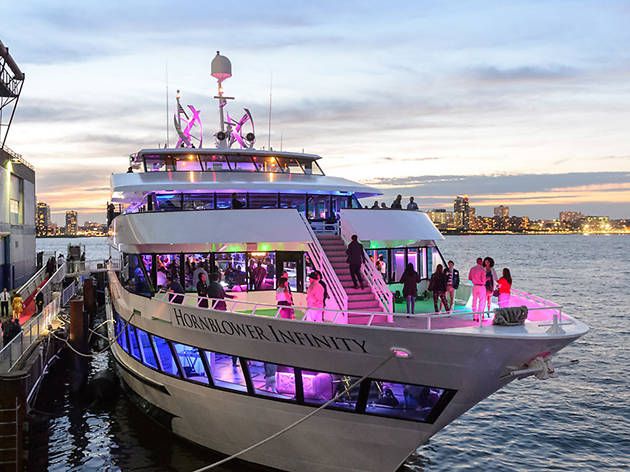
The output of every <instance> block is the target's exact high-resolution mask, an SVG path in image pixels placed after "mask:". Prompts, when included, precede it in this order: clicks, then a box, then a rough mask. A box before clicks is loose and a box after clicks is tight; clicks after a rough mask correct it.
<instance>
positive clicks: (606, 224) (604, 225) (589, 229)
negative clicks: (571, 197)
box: [581, 216, 611, 233]
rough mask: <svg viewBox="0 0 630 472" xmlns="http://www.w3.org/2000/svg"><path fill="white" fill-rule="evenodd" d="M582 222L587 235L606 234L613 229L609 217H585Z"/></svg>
mask: <svg viewBox="0 0 630 472" xmlns="http://www.w3.org/2000/svg"><path fill="white" fill-rule="evenodd" d="M581 222H582V227H581V229H582V231H583V232H585V233H605V232H607V231H609V230H610V228H611V226H610V218H609V217H608V216H585V217H584V218H582V220H581Z"/></svg>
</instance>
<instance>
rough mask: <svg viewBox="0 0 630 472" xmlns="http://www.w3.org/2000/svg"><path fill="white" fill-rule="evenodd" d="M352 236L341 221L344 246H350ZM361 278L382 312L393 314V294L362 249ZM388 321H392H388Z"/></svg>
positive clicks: (347, 227) (349, 228)
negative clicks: (368, 286) (366, 283)
mask: <svg viewBox="0 0 630 472" xmlns="http://www.w3.org/2000/svg"><path fill="white" fill-rule="evenodd" d="M353 234H355V233H354V232H353V231H352V227H351V226H350V225H348V224H347V223H344V222H343V221H342V222H341V239H343V242H344V244H345V245H346V246H347V245H348V244H350V241H351V240H352V235H353ZM361 277H363V279H364V280H366V281H367V282H368V284H369V285H370V288H371V289H372V293H373V294H374V295H375V296H376V299H377V300H378V303H379V304H380V305H381V308H382V309H383V311H384V312H386V313H393V311H394V294H393V293H392V291H391V290H390V289H389V287H388V286H387V284H386V283H385V281H384V280H383V275H382V274H381V272H380V271H379V270H378V269H377V268H376V264H375V263H374V262H373V261H372V259H370V256H368V254H367V252H365V248H363V264H361ZM388 321H393V319H388Z"/></svg>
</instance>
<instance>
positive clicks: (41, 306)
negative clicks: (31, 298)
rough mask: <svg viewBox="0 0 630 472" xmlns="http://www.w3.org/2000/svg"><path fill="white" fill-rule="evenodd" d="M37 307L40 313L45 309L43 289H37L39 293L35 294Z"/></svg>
mask: <svg viewBox="0 0 630 472" xmlns="http://www.w3.org/2000/svg"><path fill="white" fill-rule="evenodd" d="M35 308H36V311H37V314H38V315H39V314H40V313H41V312H42V310H43V309H44V292H42V291H41V290H37V295H35Z"/></svg>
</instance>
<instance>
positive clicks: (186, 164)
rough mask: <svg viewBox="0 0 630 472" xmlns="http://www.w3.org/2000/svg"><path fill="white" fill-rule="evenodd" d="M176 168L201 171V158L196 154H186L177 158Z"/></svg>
mask: <svg viewBox="0 0 630 472" xmlns="http://www.w3.org/2000/svg"><path fill="white" fill-rule="evenodd" d="M175 168H176V169H177V170H183V171H200V170H202V169H201V163H200V162H199V156H197V155H196V154H186V155H185V156H177V157H176V158H175Z"/></svg>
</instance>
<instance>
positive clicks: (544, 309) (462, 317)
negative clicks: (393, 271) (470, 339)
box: [156, 290, 576, 335]
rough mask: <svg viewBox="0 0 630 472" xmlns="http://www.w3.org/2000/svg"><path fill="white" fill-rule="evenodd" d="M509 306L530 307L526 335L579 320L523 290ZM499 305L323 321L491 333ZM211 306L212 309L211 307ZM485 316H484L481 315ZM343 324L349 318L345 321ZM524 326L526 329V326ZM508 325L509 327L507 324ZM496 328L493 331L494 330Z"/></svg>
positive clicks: (268, 308) (327, 313) (259, 311)
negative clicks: (480, 309)
mask: <svg viewBox="0 0 630 472" xmlns="http://www.w3.org/2000/svg"><path fill="white" fill-rule="evenodd" d="M168 295H169V294H166V293H164V292H161V293H158V294H156V297H157V298H158V299H162V300H164V301H168V298H169V297H168ZM224 301H225V304H226V308H227V310H226V311H228V312H233V313H239V314H244V315H250V316H264V317H269V318H281V317H282V316H281V311H282V308H285V307H281V306H277V305H270V304H265V303H255V302H248V301H244V300H238V299H231V300H230V299H226V300H224ZM215 302H216V300H213V299H208V305H209V306H213V303H215ZM198 304H199V299H198V297H197V296H196V295H195V294H186V295H185V297H184V301H183V303H182V305H184V306H198ZM509 306H510V307H523V306H525V307H527V309H528V314H527V319H526V320H525V324H524V325H521V326H519V327H518V329H516V330H512V331H513V332H517V333H520V334H523V333H524V332H525V333H527V334H537V335H539V334H543V333H545V332H546V331H547V330H548V329H549V327H551V326H552V325H553V326H557V327H559V326H561V325H572V324H575V323H576V321H575V320H574V319H573V318H571V317H570V316H568V315H567V314H565V313H563V312H562V307H561V306H559V305H557V304H555V303H553V302H550V301H548V300H545V299H543V298H541V297H538V296H536V295H532V294H529V293H527V292H523V291H520V290H513V292H512V297H511V300H510V303H509ZM293 308H294V315H295V321H305V320H304V315H305V313H306V311H307V310H308V308H307V307H300V306H295V307H293ZM401 308H405V305H404V304H402V305H401V304H397V306H396V307H395V309H396V310H399V309H401ZM496 308H499V307H498V305H497V304H496V299H493V303H492V307H491V310H490V312H488V311H486V312H485V313H483V314H481V313H473V312H472V310H471V309H470V307H469V306H467V305H464V304H462V303H456V304H455V308H454V310H453V311H452V312H450V313H447V312H444V311H442V312H440V313H436V312H434V311H433V309H434V307H433V300H432V299H431V300H418V301H417V302H416V313H415V314H407V313H404V312H403V313H399V312H394V313H382V312H369V313H368V312H355V311H348V310H330V309H326V310H324V312H323V313H324V320H326V322H328V323H338V322H339V321H337V320H342V319H343V320H347V323H348V324H353V325H362V326H374V327H387V328H400V329H414V330H451V331H462V330H463V332H471V330H472V331H479V330H482V329H483V330H485V331H484V332H488V333H489V332H490V330H488V329H487V328H493V327H494V328H499V329H502V330H503V333H506V332H508V331H506V330H505V328H506V327H504V326H500V327H498V326H495V325H494V324H493V319H494V310H495V309H496ZM208 309H209V308H208ZM479 315H483V316H479ZM343 322H344V323H345V322H346V321H343ZM523 326H524V327H525V328H523ZM508 328H509V327H508ZM492 331H494V330H492Z"/></svg>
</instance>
